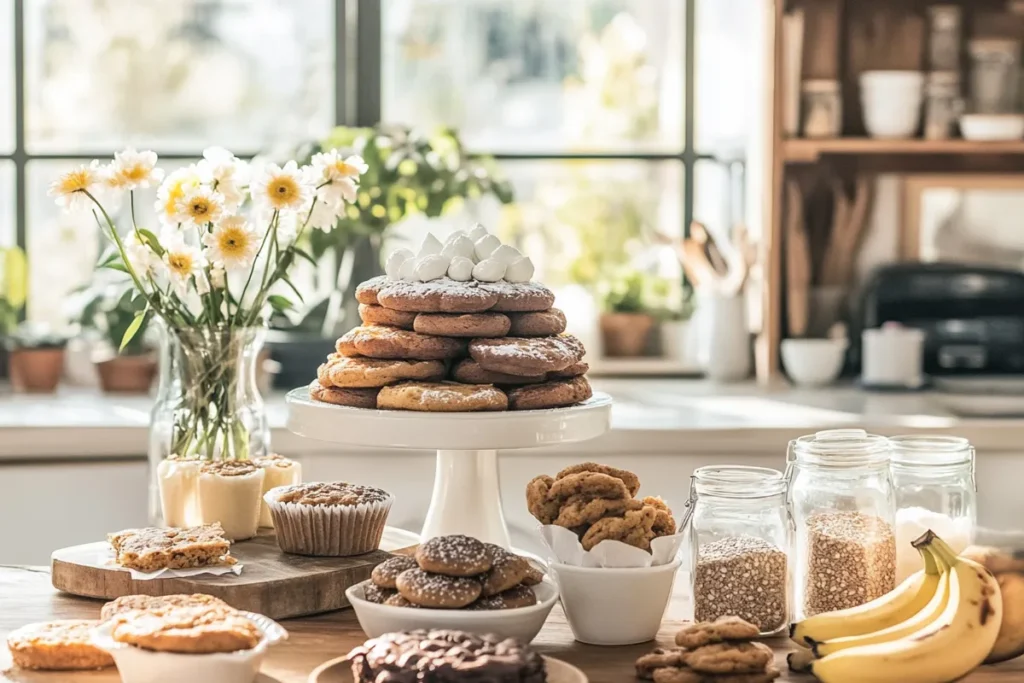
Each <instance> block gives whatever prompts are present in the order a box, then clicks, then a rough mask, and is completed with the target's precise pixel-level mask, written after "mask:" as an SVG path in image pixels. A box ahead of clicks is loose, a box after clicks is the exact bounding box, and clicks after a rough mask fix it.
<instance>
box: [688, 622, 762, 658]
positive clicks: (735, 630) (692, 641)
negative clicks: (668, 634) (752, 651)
mask: <svg viewBox="0 0 1024 683" xmlns="http://www.w3.org/2000/svg"><path fill="white" fill-rule="evenodd" d="M758 633H759V629H758V627H757V626H755V625H754V624H751V623H750V622H749V621H744V620H743V619H741V618H739V617H736V616H726V617H719V618H718V619H716V620H715V621H705V622H700V623H697V624H689V625H687V626H684V627H683V628H682V629H680V630H679V632H678V633H676V645H679V646H681V647H685V648H686V649H688V650H696V649H697V648H699V647H704V646H705V645H711V644H713V643H721V642H724V641H727V640H751V639H753V638H757V634H758Z"/></svg>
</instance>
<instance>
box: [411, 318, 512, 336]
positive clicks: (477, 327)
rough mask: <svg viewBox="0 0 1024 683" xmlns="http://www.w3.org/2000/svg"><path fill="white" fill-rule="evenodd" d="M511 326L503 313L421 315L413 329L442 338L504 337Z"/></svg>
mask: <svg viewBox="0 0 1024 683" xmlns="http://www.w3.org/2000/svg"><path fill="white" fill-rule="evenodd" d="M511 325H512V323H511V322H510V321H509V319H508V316H507V315H504V314H502V313H490V312H488V313H420V314H418V315H417V316H416V321H415V322H414V323H413V329H414V330H416V331H417V332H419V333H420V334H435V335H438V336H441V337H504V336H505V335H506V334H508V330H509V327H511Z"/></svg>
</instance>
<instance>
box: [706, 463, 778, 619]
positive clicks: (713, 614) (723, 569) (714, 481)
mask: <svg viewBox="0 0 1024 683" xmlns="http://www.w3.org/2000/svg"><path fill="white" fill-rule="evenodd" d="M690 508H691V511H692V514H691V515H690V521H689V529H690V544H691V545H690V548H691V551H692V556H691V565H690V566H691V568H692V571H691V572H690V578H691V580H692V582H693V586H692V588H693V604H694V620H695V621H714V620H715V619H717V618H719V617H722V616H726V615H735V616H738V617H742V618H743V619H746V620H747V621H749V622H750V623H752V624H755V625H757V626H758V627H759V628H760V629H761V633H762V635H770V634H775V633H778V632H780V631H782V630H783V629H785V628H786V627H787V625H788V624H789V621H790V610H789V605H790V600H789V594H790V591H789V573H788V570H789V562H788V554H789V549H790V542H791V537H792V521H791V519H790V516H789V509H788V506H787V502H786V480H785V478H784V477H783V476H782V473H781V472H779V471H778V470H772V469H767V468H764V467H741V466H731V467H701V468H699V469H697V470H696V471H694V473H693V477H692V479H691V484H690Z"/></svg>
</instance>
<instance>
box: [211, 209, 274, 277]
mask: <svg viewBox="0 0 1024 683" xmlns="http://www.w3.org/2000/svg"><path fill="white" fill-rule="evenodd" d="M203 244H204V245H206V252H205V255H206V258H207V260H208V261H210V262H211V263H214V264H216V265H219V266H222V267H223V268H224V269H225V270H229V271H233V270H243V271H244V270H249V268H251V267H252V264H253V261H255V260H256V255H257V254H258V253H259V250H260V237H259V235H258V234H257V233H256V231H255V230H253V229H252V227H250V225H249V224H248V223H246V222H245V219H244V218H242V217H241V216H228V217H227V218H225V219H224V220H222V221H221V222H220V223H218V224H217V226H216V227H215V228H214V229H213V232H210V233H207V234H205V235H203Z"/></svg>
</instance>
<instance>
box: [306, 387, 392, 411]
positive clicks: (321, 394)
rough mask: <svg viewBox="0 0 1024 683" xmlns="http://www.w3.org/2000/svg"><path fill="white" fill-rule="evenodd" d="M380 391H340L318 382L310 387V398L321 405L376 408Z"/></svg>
mask: <svg viewBox="0 0 1024 683" xmlns="http://www.w3.org/2000/svg"><path fill="white" fill-rule="evenodd" d="M378 391H380V390H379V389H339V388H338V387H325V386H323V385H321V384H320V382H319V381H318V380H313V383H312V384H310V385H309V397H310V398H311V399H313V400H314V401H320V402H321V403H331V404H334V405H336V406H348V407H349V408H370V409H372V408H376V407H377V392H378Z"/></svg>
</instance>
